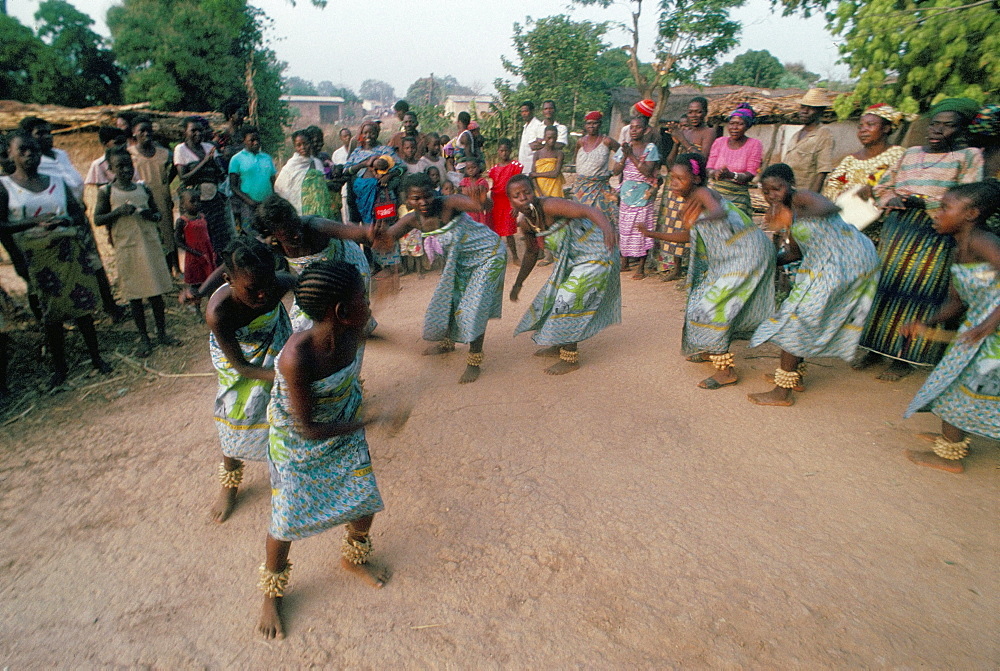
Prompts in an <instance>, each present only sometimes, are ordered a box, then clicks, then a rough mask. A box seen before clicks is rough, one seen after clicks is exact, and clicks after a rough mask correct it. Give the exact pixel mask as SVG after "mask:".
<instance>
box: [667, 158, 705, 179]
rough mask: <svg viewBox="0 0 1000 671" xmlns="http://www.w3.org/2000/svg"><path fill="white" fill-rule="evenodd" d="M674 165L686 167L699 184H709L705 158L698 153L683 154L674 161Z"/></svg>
mask: <svg viewBox="0 0 1000 671" xmlns="http://www.w3.org/2000/svg"><path fill="white" fill-rule="evenodd" d="M674 165H680V166H684V168H686V169H687V171H688V172H689V173H691V176H692V177H694V178H695V181H697V182H698V183H699V184H705V183H707V182H708V167H707V166H706V165H705V157H704V156H702V155H701V154H699V153H698V152H695V151H692V152H688V153H686V154H681V155H680V156H678V157H677V158H676V159H675V160H674Z"/></svg>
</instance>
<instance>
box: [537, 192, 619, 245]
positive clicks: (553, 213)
mask: <svg viewBox="0 0 1000 671" xmlns="http://www.w3.org/2000/svg"><path fill="white" fill-rule="evenodd" d="M542 211H543V212H544V213H545V216H546V217H548V218H549V219H558V218H560V217H564V218H566V219H590V220H591V221H592V222H594V225H596V226H597V227H598V228H599V229H601V232H602V233H603V234H604V246H605V247H607V248H608V249H609V250H612V251H613V250H614V249H615V248H616V247H618V234H617V233H615V229H614V228H612V226H611V222H609V221H608V218H607V217H606V216H604V213H603V212H601V211H600V210H598V209H597V208H596V207H587V206H586V205H581V204H580V203H578V202H576V201H573V200H567V199H565V198H545V199H544V200H542Z"/></svg>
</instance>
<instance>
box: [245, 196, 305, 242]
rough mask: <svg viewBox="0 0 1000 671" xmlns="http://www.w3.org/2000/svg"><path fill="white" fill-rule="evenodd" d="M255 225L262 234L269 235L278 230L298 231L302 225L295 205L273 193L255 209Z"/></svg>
mask: <svg viewBox="0 0 1000 671" xmlns="http://www.w3.org/2000/svg"><path fill="white" fill-rule="evenodd" d="M253 227H254V229H256V230H257V232H259V233H260V234H261V235H263V236H268V235H274V234H275V233H277V232H278V231H297V230H298V229H299V228H300V227H301V219H299V213H298V212H296V211H295V206H293V205H292V204H291V203H289V202H288V201H287V200H285V199H284V198H282V197H281V196H279V195H278V194H276V193H272V194H271V195H270V196H268V197H267V198H265V199H264V200H263V201H262V202H261V203H260V204H259V205H258V206H257V209H256V210H254V214H253Z"/></svg>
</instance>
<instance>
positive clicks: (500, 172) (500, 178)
mask: <svg viewBox="0 0 1000 671" xmlns="http://www.w3.org/2000/svg"><path fill="white" fill-rule="evenodd" d="M523 171H524V166H523V165H521V164H520V163H518V162H517V161H511V162H510V163H508V164H507V165H495V166H493V167H492V168H490V179H492V180H493V187H492V188H491V189H490V194H491V195H492V196H493V221H492V223H491V224H490V228H492V229H493V230H494V231H495V232H496V234H497V235H499V236H500V237H502V238H505V237H507V236H508V235H514V234H515V233H517V221H516V220H515V219H514V212H513V211H512V210H511V208H510V199H508V198H507V182H509V181H510V178H511V177H513V176H514V175H520V174H521V173H522V172H523Z"/></svg>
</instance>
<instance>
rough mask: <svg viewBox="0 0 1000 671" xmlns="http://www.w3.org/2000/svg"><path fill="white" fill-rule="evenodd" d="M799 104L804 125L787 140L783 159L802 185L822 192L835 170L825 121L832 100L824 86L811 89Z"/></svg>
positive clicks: (800, 119)
mask: <svg viewBox="0 0 1000 671" xmlns="http://www.w3.org/2000/svg"><path fill="white" fill-rule="evenodd" d="M799 105H800V107H799V115H798V116H799V121H800V122H801V123H802V124H803V125H802V129H801V130H799V131H798V132H797V133H795V134H794V135H793V136H792V137H790V138H788V139H787V140H786V141H785V144H784V146H783V147H782V152H781V161H780V162H781V163H787V164H788V166H789V167H790V168H791V169H792V172H794V173H795V184H796V185H797V186H798V187H799V188H802V189H809V190H810V191H816V192H819V191H820V190H821V189H822V188H823V181H824V180H825V179H826V176H827V175H828V174H829V173H830V171H831V170H833V133H831V132H830V129H829V128H826V127H825V126H823V121H822V120H823V113H824V112H826V110H827V108H828V107H829V106H830V100H829V98H828V97H827V94H826V91H824V90H823V89H809V90H808V91H807V92H806V94H805V95H804V96H803V97H802V99H801V100H799ZM774 162H775V163H777V162H778V161H774Z"/></svg>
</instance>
